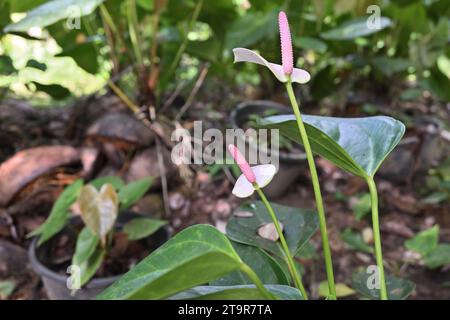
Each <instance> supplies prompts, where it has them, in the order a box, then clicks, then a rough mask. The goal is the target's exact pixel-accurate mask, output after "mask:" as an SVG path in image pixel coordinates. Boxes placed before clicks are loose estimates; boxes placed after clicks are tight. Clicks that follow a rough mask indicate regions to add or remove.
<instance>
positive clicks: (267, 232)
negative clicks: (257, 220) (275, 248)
mask: <svg viewBox="0 0 450 320" xmlns="http://www.w3.org/2000/svg"><path fill="white" fill-rule="evenodd" d="M279 224H280V228H281V231H283V224H282V223H281V222H279ZM258 235H259V236H260V237H261V238H264V239H267V240H270V241H274V242H275V241H278V239H279V238H280V236H279V235H278V232H277V229H276V228H275V224H274V223H273V222H270V223H266V224H263V225H262V226H260V227H259V228H258Z"/></svg>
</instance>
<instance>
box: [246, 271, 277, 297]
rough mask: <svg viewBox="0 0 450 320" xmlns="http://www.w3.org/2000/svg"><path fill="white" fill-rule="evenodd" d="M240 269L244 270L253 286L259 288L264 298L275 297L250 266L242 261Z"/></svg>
mask: <svg viewBox="0 0 450 320" xmlns="http://www.w3.org/2000/svg"><path fill="white" fill-rule="evenodd" d="M241 271H242V272H244V273H245V274H246V275H247V276H248V277H249V278H250V280H251V281H252V282H253V283H254V284H255V286H256V287H257V288H258V289H259V291H260V292H261V293H262V294H263V296H264V297H265V298H266V299H268V300H276V297H275V296H274V295H273V294H272V293H270V291H269V290H267V289H266V287H265V286H264V284H263V283H262V282H261V280H260V279H259V277H258V275H257V274H256V273H255V271H253V269H252V268H250V267H249V266H248V265H246V264H245V263H243V264H242V266H241Z"/></svg>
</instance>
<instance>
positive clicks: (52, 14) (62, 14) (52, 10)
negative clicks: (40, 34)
mask: <svg viewBox="0 0 450 320" xmlns="http://www.w3.org/2000/svg"><path fill="white" fill-rule="evenodd" d="M103 1H104V0H52V1H48V2H46V3H43V4H41V5H40V6H38V7H36V8H33V9H32V10H30V11H28V12H27V15H26V16H25V18H23V19H22V20H19V21H18V22H16V23H12V24H9V25H7V26H6V27H5V29H4V31H5V32H11V31H28V30H29V29H30V28H32V27H41V28H43V27H46V26H49V25H51V24H53V23H55V22H57V21H59V20H62V19H67V18H74V17H82V16H85V15H88V14H90V13H92V12H93V11H94V10H95V9H96V8H97V7H98V6H99V5H100V4H101V3H102V2H103Z"/></svg>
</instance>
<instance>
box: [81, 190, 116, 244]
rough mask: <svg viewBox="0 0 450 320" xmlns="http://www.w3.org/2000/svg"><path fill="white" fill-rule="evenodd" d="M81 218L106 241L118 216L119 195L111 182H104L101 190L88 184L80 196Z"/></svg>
mask: <svg viewBox="0 0 450 320" xmlns="http://www.w3.org/2000/svg"><path fill="white" fill-rule="evenodd" d="M78 203H79V205H80V211H81V218H82V219H83V222H84V223H85V224H86V226H87V227H88V228H90V229H91V231H92V232H93V233H94V234H96V235H97V236H99V237H100V239H101V240H102V242H103V243H104V241H105V238H106V235H107V234H108V233H109V231H111V229H112V228H113V226H114V223H115V221H116V218H117V213H118V197H117V193H116V190H114V187H113V186H112V185H110V184H104V185H103V186H102V187H101V189H100V191H97V189H95V187H93V186H91V185H86V186H84V187H83V189H82V190H81V192H80V196H79V197H78Z"/></svg>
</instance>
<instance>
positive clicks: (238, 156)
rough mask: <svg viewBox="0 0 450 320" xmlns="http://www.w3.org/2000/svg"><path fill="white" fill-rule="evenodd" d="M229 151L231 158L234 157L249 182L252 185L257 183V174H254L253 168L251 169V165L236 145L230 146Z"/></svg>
mask: <svg viewBox="0 0 450 320" xmlns="http://www.w3.org/2000/svg"><path fill="white" fill-rule="evenodd" d="M228 151H229V152H230V153H231V156H232V157H233V159H234V161H236V163H237V165H238V166H239V168H240V169H241V171H242V173H243V174H244V176H245V177H246V178H247V180H248V181H249V182H250V183H251V184H253V183H255V182H256V177H255V174H254V173H253V171H252V168H250V165H249V164H248V162H247V160H245V158H244V156H243V155H242V153H241V152H240V151H239V149H238V148H237V147H236V146H235V145H232V144H230V145H229V146H228Z"/></svg>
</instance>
